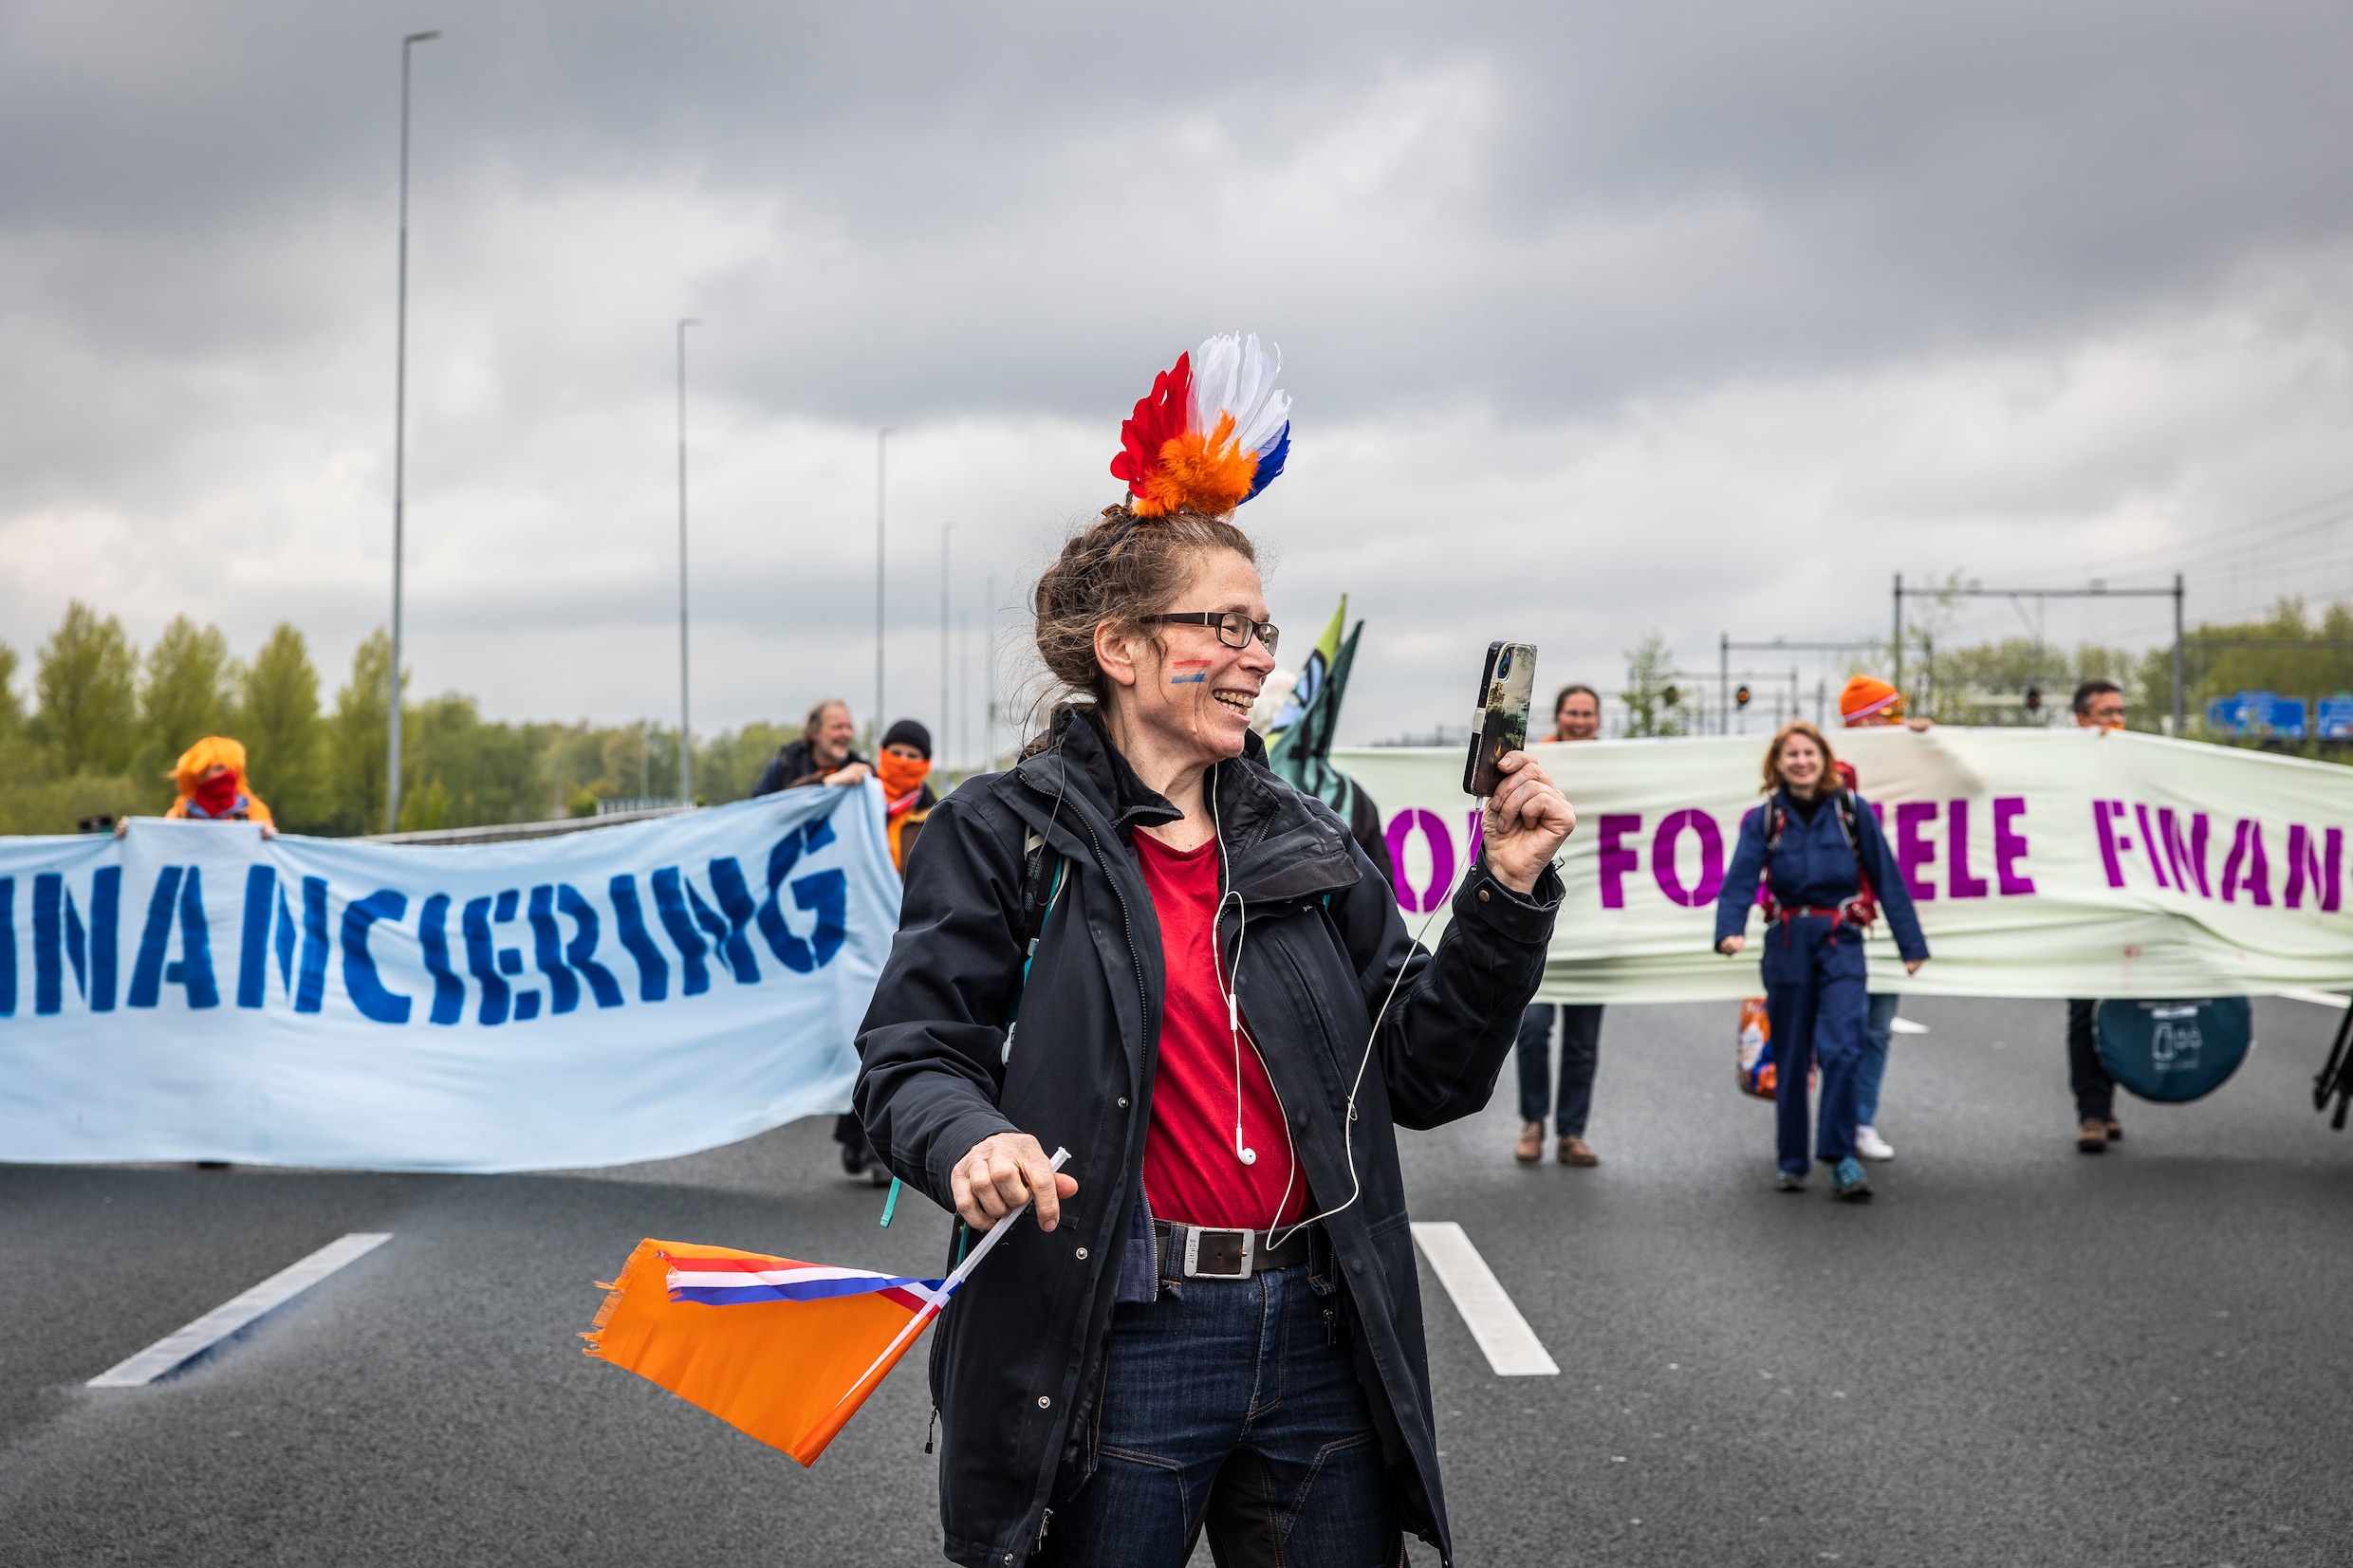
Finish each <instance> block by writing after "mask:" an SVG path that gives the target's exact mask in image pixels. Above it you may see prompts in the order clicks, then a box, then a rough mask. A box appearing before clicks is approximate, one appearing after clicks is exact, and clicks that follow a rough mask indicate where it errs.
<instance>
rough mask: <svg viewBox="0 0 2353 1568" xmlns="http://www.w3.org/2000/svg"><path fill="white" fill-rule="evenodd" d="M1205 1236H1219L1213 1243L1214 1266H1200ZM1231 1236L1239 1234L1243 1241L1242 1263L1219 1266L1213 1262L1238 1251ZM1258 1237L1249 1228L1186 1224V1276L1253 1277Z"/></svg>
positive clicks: (1233, 1278)
mask: <svg viewBox="0 0 2353 1568" xmlns="http://www.w3.org/2000/svg"><path fill="white" fill-rule="evenodd" d="M1203 1236H1211V1237H1214V1238H1216V1240H1215V1242H1214V1244H1213V1250H1212V1253H1211V1257H1210V1263H1211V1264H1212V1266H1211V1267H1208V1268H1203V1267H1202V1266H1201V1238H1202V1237H1203ZM1228 1238H1238V1239H1239V1241H1240V1244H1241V1245H1240V1248H1239V1258H1238V1260H1237V1261H1238V1264H1239V1266H1238V1267H1236V1268H1218V1267H1216V1266H1214V1265H1215V1264H1219V1263H1222V1262H1225V1261H1226V1260H1227V1259H1228V1258H1232V1257H1234V1255H1235V1254H1234V1247H1233V1244H1232V1242H1231V1241H1229V1240H1228ZM1256 1240H1257V1237H1256V1236H1255V1235H1254V1234H1253V1233H1252V1232H1251V1231H1248V1230H1204V1229H1203V1228H1202V1227H1199V1226H1187V1227H1185V1260H1184V1277H1185V1278H1186V1279H1188V1280H1195V1279H1210V1280H1247V1279H1249V1278H1250V1277H1251V1253H1252V1245H1251V1244H1252V1243H1254V1242H1255V1241H1256Z"/></svg>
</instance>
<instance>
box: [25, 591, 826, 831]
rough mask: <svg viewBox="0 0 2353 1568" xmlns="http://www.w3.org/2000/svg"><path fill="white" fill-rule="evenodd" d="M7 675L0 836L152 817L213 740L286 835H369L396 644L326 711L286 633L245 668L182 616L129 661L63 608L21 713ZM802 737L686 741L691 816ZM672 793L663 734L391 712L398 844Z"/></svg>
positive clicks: (380, 821) (669, 736) (132, 651)
mask: <svg viewBox="0 0 2353 1568" xmlns="http://www.w3.org/2000/svg"><path fill="white" fill-rule="evenodd" d="M19 666H20V660H19V655H17V653H16V652H15V650H13V649H11V648H9V646H8V645H7V644H6V643H0V833H70V832H72V831H74V829H75V826H76V824H77V823H78V822H81V821H85V820H87V819H90V818H92V817H99V816H117V817H120V816H126V815H153V814H156V813H159V812H161V811H162V810H163V809H164V808H166V807H167V806H169V805H170V804H171V802H172V801H173V799H174V797H175V795H176V790H175V788H174V786H173V784H172V783H171V781H170V780H169V779H168V778H167V777H166V776H165V775H166V772H167V770H168V769H169V768H170V767H171V766H172V764H173V763H174V762H175V761H176V759H177V758H178V756H179V755H180V753H181V752H182V751H184V750H186V749H187V748H188V747H189V746H190V745H191V744H192V743H193V742H195V741H196V740H197V739H199V738H200V737H202V736H205V735H213V734H218V735H232V736H234V737H236V738H237V739H238V740H240V741H242V742H243V743H244V744H245V748H246V760H247V773H248V775H249V778H250V782H251V784H252V788H253V791H254V793H256V794H258V795H259V796H260V797H261V798H262V799H263V800H264V801H266V802H269V807H270V809H271V811H273V812H274V813H275V814H276V816H277V820H278V822H279V824H280V825H281V826H282V827H284V828H285V829H286V830H287V831H288V832H293V833H315V834H326V835H354V834H362V833H380V832H382V831H383V828H384V792H385V785H386V782H387V781H386V761H387V757H388V751H389V741H388V738H387V730H388V729H389V728H390V720H391V707H390V702H391V691H392V640H391V638H390V637H389V636H386V635H385V634H384V633H383V632H382V631H381V630H379V631H378V632H377V633H376V634H375V635H374V636H370V637H369V638H368V639H367V640H366V641H364V642H362V643H361V645H360V647H359V649H358V651H357V652H356V653H355V654H354V655H352V661H351V672H350V674H349V677H348V678H347V679H346V680H345V681H344V682H343V686H342V687H341V688H340V689H339V690H337V692H335V694H334V700H333V702H332V704H331V705H329V704H327V703H325V702H324V701H322V697H321V682H320V678H319V672H318V669H317V667H316V666H315V665H313V664H312V662H311V658H310V650H309V645H308V643H307V642H306V640H305V638H304V636H303V634H302V633H301V632H300V631H299V630H297V629H296V628H295V627H294V626H292V625H291V624H288V623H283V622H282V623H281V624H280V625H279V626H278V627H277V628H276V629H275V630H274V631H272V632H271V633H270V634H269V637H268V639H267V640H265V641H264V642H263V643H262V645H261V647H260V648H259V649H257V650H255V651H254V653H253V655H252V656H251V657H250V658H247V659H240V658H237V657H235V656H233V655H232V652H231V650H230V646H229V639H228V637H227V636H225V635H224V634H223V633H222V631H221V629H220V628H219V627H217V626H209V625H207V626H199V625H198V624H196V622H195V620H193V619H191V618H188V617H186V616H181V617H179V618H176V619H175V620H174V621H173V622H172V623H171V624H170V625H169V626H166V627H165V628H164V629H163V632H162V634H161V635H160V636H157V639H156V640H155V642H154V643H153V644H152V645H151V646H149V647H148V648H147V649H146V650H144V651H143V652H142V651H141V650H139V649H138V648H136V647H134V646H133V645H132V642H131V639H130V638H129V636H127V635H125V633H124V631H123V629H122V623H121V621H120V619H118V618H115V617H113V616H101V615H100V614H99V613H98V612H97V611H96V610H94V609H92V608H90V607H89V606H88V605H85V604H83V603H81V602H80V601H78V600H77V601H76V602H74V603H73V604H71V605H69V606H68V607H67V608H66V611H65V618H64V620H62V621H61V622H59V624H58V626H57V629H56V630H55V631H54V632H52V633H51V634H50V635H49V637H48V640H47V641H46V642H44V643H43V644H42V645H41V647H40V648H39V649H38V650H37V651H36V652H35V654H34V657H33V670H32V680H31V697H32V700H31V702H30V704H29V705H28V704H27V702H26V700H25V695H24V693H23V692H20V691H19V690H18V681H17V674H18V671H19ZM799 728H800V727H799V725H798V724H797V723H795V724H791V725H777V724H767V723H760V724H750V725H746V726H744V727H743V728H742V729H732V730H728V731H724V732H722V733H720V734H718V735H715V736H713V737H712V738H710V739H709V740H703V741H698V742H697V743H696V744H695V796H696V798H697V799H698V800H701V801H703V802H708V803H716V802H723V801H734V800H741V799H743V798H744V797H745V796H747V795H749V794H750V793H751V786H752V784H754V782H756V781H757V780H758V778H759V775H760V770H761V768H763V767H764V766H767V764H768V760H769V758H770V757H771V756H773V755H774V754H775V752H776V748H777V747H780V746H782V745H784V744H785V743H786V742H787V740H790V739H791V738H792V737H793V736H794V735H796V734H797V733H798V732H799ZM677 784H678V732H677V730H676V728H675V727H670V728H664V727H662V726H658V725H654V724H650V723H646V724H634V725H618V726H598V725H590V724H586V723H581V724H508V723H500V722H493V721H491V720H487V719H485V718H483V716H482V712H481V708H480V705H479V704H478V703H477V702H476V701H475V700H474V699H473V698H472V697H470V696H466V695H463V694H461V693H458V692H448V693H444V694H443V695H440V696H437V697H430V698H424V699H421V700H414V699H413V700H411V701H410V702H409V703H408V704H407V705H406V706H404V708H403V709H402V710H401V758H400V821H399V826H400V828H401V829H402V830H404V831H407V830H414V829H422V828H437V827H469V826H475V825H480V824H487V823H493V822H514V821H539V820H544V819H546V818H549V817H562V816H567V815H570V816H584V815H588V814H591V813H593V812H594V811H596V809H597V806H598V802H601V801H606V800H618V799H622V798H628V797H636V796H640V795H653V796H658V797H667V796H675V795H676V793H677Z"/></svg>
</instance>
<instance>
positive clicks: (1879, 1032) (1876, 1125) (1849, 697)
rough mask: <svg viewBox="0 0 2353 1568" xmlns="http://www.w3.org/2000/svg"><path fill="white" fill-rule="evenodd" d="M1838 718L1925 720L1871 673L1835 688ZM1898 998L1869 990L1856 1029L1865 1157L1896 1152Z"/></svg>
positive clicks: (1845, 772) (1850, 780) (1865, 725)
mask: <svg viewBox="0 0 2353 1568" xmlns="http://www.w3.org/2000/svg"><path fill="white" fill-rule="evenodd" d="M1839 720H1840V722H1841V723H1843V725H1844V726H1845V727H1846V728H1847V729H1885V728H1888V727H1891V726H1894V725H1902V726H1903V727H1904V728H1905V729H1910V730H1914V731H1916V732H1917V731H1918V730H1923V729H1927V728H1928V727H1929V722H1928V720H1926V719H1912V718H1906V717H1904V712H1903V693H1902V692H1899V691H1897V690H1896V689H1895V688H1894V687H1892V686H1890V685H1888V684H1887V683H1886V682H1885V681H1883V680H1881V679H1879V678H1877V677H1876V676H1872V675H1856V676H1854V677H1852V678H1851V679H1849V680H1848V681H1847V683H1846V686H1845V689H1844V690H1843V691H1841V692H1839ZM1838 770H1839V777H1840V778H1841V779H1842V780H1843V781H1844V783H1845V784H1846V786H1847V787H1848V788H1850V789H1851V788H1853V787H1855V783H1856V781H1855V770H1854V768H1853V767H1852V766H1849V765H1847V764H1846V763H1843V762H1842V763H1840V764H1839V765H1838ZM1902 1003H1903V998H1902V997H1901V996H1899V994H1897V993H1896V992H1894V991H1873V992H1872V993H1871V1011H1870V1015H1869V1017H1868V1019H1867V1020H1866V1021H1865V1023H1864V1025H1863V1031H1862V1061H1861V1062H1860V1063H1858V1064H1857V1066H1856V1069H1855V1153H1858V1154H1861V1155H1862V1157H1863V1158H1864V1159H1867V1160H1892V1159H1894V1158H1895V1157H1896V1151H1895V1150H1894V1149H1893V1148H1891V1147H1890V1146H1889V1144H1888V1142H1887V1140H1886V1139H1885V1138H1883V1137H1881V1136H1880V1085H1881V1082H1883V1081H1884V1080H1885V1079H1886V1077H1887V1052H1888V1047H1889V1046H1890V1045H1892V1044H1893V1043H1894V1042H1895V1038H1896V1009H1897V1008H1898V1007H1899V1006H1900V1005H1902Z"/></svg>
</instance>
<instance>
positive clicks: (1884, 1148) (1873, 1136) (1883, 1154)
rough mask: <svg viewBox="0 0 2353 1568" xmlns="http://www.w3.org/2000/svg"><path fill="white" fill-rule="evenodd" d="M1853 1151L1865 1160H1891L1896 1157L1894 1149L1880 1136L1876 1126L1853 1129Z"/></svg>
mask: <svg viewBox="0 0 2353 1568" xmlns="http://www.w3.org/2000/svg"><path fill="white" fill-rule="evenodd" d="M1855 1153H1858V1154H1861V1155H1862V1157H1863V1158H1864V1159H1867V1160H1892V1159H1894V1158H1895V1157H1896V1151H1895V1150H1894V1149H1892V1148H1890V1147H1889V1146H1888V1142H1887V1140H1886V1139H1885V1138H1883V1137H1881V1136H1880V1130H1879V1129H1878V1128H1876V1127H1858V1128H1856V1129H1855Z"/></svg>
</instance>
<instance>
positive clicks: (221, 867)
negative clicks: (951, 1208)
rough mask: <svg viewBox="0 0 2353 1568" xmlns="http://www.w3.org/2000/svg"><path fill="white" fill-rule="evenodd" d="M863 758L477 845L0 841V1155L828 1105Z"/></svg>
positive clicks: (844, 1020) (466, 1148)
mask: <svg viewBox="0 0 2353 1568" xmlns="http://www.w3.org/2000/svg"><path fill="white" fill-rule="evenodd" d="M898 924H899V877H898V875H897V874H896V873H895V872H894V871H893V870H892V869H891V864H890V852H889V849H888V847H887V846H886V844H885V842H884V839H883V833H882V815H881V795H880V785H879V784H867V785H866V786H865V787H864V788H863V789H862V790H839V789H798V790H791V791H787V793H785V794H782V795H771V796H768V797H766V798H764V799H760V800H756V801H746V802H740V803H738V804H734V805H727V806H720V807H717V808H715V809H713V810H708V811H697V812H692V813H686V814H682V815H680V816H677V817H673V818H668V819H663V820H659V821H650V822H641V823H634V824H631V825H628V826H623V827H614V828H602V829H597V830H593V831H587V832H582V833H577V834H570V835H565V836H563V837H559V838H552V839H533V840H525V841H517V842H510V843H501V844H490V845H483V846H480V847H469V848H441V847H421V846H396V845H386V844H370V843H364V842H350V841H343V840H337V839H304V838H296V837H292V836H286V837H281V838H278V839H269V840H267V841H265V840H264V839H262V837H261V834H260V831H259V829H257V828H255V827H252V826H250V825H248V824H245V823H236V822H226V823H214V822H174V821H160V820H155V821H149V820H141V821H137V822H135V823H133V824H132V827H131V830H130V833H129V836H128V837H127V838H125V839H119V840H118V839H109V838H83V839H75V838H40V839H0V1159H7V1160H35V1161H70V1160H193V1159H222V1160H234V1161H240V1162H250V1163H256V1164H269V1165H306V1166H340V1167H353V1168H362V1169H369V1170H382V1171H524V1170H548V1169H562V1168H566V1167H586V1166H601V1165H613V1164H620V1163H622V1162H625V1161H633V1160H646V1159H658V1158H664V1157H667V1156H671V1155H676V1154H684V1153H692V1152H694V1151H695V1150H698V1149H708V1148H711V1147H713V1146H714V1145H717V1144H721V1143H726V1142H729V1141H730V1140H732V1139H735V1138H741V1137H748V1136H750V1134H754V1133H757V1132H761V1131H763V1130H765V1129H767V1128H769V1127H773V1126H776V1125H777V1124H778V1123H780V1122H784V1121H787V1120H790V1119H791V1118H793V1117H795V1116H806V1115H809V1114H810V1113H812V1112H819V1111H839V1110H844V1109H847V1107H848V1100H849V1086H850V1081H851V1079H852V1077H853V1076H854V1075H855V1073H856V1070H857V1053H856V1049H855V1045H854V1039H855V1035H856V1031H857V1027H858V1024H859V1021H860V1019H861V1018H862V1016H863V1014H864V1011H865V1007H866V1001H867V997H868V995H869V994H870V993H871V992H872V990H873V988H874V983H875V979H876V976H877V975H878V974H880V970H881V964H882V959H883V956H884V954H885V953H886V952H887V951H888V950H889V947H890V940H891V933H892V932H893V931H895V930H896V929H897V927H898Z"/></svg>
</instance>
